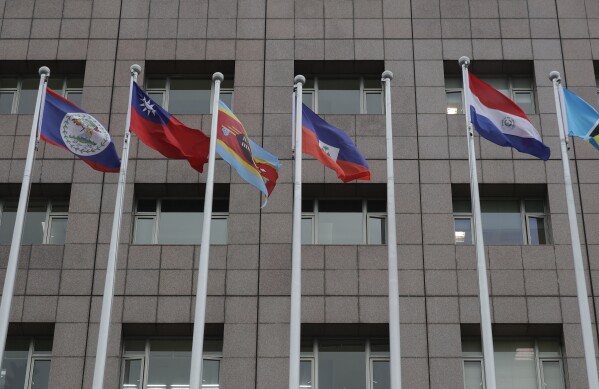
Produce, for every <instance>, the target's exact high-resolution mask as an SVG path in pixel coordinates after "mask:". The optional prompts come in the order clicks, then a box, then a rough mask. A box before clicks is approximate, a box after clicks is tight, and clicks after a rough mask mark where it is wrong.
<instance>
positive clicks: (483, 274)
mask: <svg viewBox="0 0 599 389" xmlns="http://www.w3.org/2000/svg"><path fill="white" fill-rule="evenodd" d="M459 62H460V65H461V66H462V77H463V79H464V114H466V137H467V138H468V162H469V165H470V197H471V201H472V216H473V220H474V240H475V243H476V269H477V273H478V299H479V302H480V332H481V338H482V344H483V357H484V365H485V374H484V377H485V383H486V385H485V388H486V389H495V388H496V380H495V354H494V351H493V329H492V327H491V308H490V306H491V304H490V302H489V285H488V281H487V261H486V258H485V242H484V240H483V226H482V216H481V211H480V196H479V193H478V175H477V172H476V154H475V150H474V131H473V129H472V121H471V118H470V101H469V100H470V83H469V78H468V66H469V65H470V58H468V57H461V58H460V60H459Z"/></svg>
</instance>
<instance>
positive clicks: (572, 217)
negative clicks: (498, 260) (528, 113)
mask: <svg viewBox="0 0 599 389" xmlns="http://www.w3.org/2000/svg"><path fill="white" fill-rule="evenodd" d="M549 79H550V80H551V82H552V83H553V92H554V95H555V111H556V112H557V124H558V131H559V140H560V147H561V153H562V165H563V170H564V187H565V189H566V205H567V207H568V220H569V222H570V223H569V224H570V238H571V240H572V258H573V260H574V274H575V275H576V296H577V298H578V310H579V311H580V327H581V328H582V340H583V342H582V343H583V346H584V359H585V362H586V368H587V378H588V381H589V389H599V379H598V378H597V360H596V358H595V342H594V341H593V331H592V326H591V313H590V308H589V300H588V298H589V297H588V296H589V295H588V293H587V284H586V278H585V275H584V267H583V264H582V251H581V249H580V235H579V232H578V221H577V218H576V208H575V207H574V192H573V190H572V176H571V173H570V158H569V157H568V147H567V145H566V139H567V136H568V135H567V133H566V131H565V127H567V126H568V123H567V121H566V117H567V116H566V112H565V110H564V101H563V92H562V86H561V85H560V84H561V78H560V74H559V72H556V71H553V72H551V73H549Z"/></svg>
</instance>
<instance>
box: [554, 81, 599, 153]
mask: <svg viewBox="0 0 599 389" xmlns="http://www.w3.org/2000/svg"><path fill="white" fill-rule="evenodd" d="M561 90H562V96H563V98H562V102H563V105H564V107H565V111H566V124H567V125H568V135H570V136H577V137H579V138H582V139H584V140H586V141H587V142H589V143H590V144H592V145H593V146H595V148H597V149H599V143H597V142H599V112H597V110H596V109H595V108H593V107H592V106H591V105H590V104H588V103H587V102H586V101H584V100H583V99H581V98H580V97H579V96H577V95H576V94H574V93H572V92H570V91H569V90H568V89H566V88H561Z"/></svg>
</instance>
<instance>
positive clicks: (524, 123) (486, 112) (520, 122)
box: [466, 73, 551, 161]
mask: <svg viewBox="0 0 599 389" xmlns="http://www.w3.org/2000/svg"><path fill="white" fill-rule="evenodd" d="M468 74H469V76H468V77H469V85H470V91H466V93H468V94H469V101H470V114H471V116H472V117H471V119H472V124H473V125H474V128H476V131H478V133H479V134H480V135H481V136H482V137H483V138H486V139H487V140H490V141H491V142H493V143H495V144H498V145H499V146H504V147H513V148H515V149H516V150H518V151H520V152H522V153H526V154H531V155H534V156H535V157H537V158H540V159H543V160H545V161H546V160H547V159H549V155H550V154H551V150H550V149H549V147H547V146H546V145H545V144H543V142H542V141H541V137H540V135H539V133H538V132H537V130H536V129H535V128H534V126H533V125H532V123H531V122H530V120H528V117H527V116H526V114H525V113H524V111H523V110H522V109H521V108H520V107H519V106H518V105H517V104H516V103H514V102H513V101H512V100H510V99H509V98H508V97H506V96H505V95H504V94H503V93H501V92H499V91H498V90H496V89H495V88H493V87H492V86H490V85H488V84H486V83H484V82H483V81H481V80H480V79H478V78H477V77H476V76H474V75H473V74H471V73H468Z"/></svg>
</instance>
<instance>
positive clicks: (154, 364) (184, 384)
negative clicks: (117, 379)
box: [121, 338, 222, 389]
mask: <svg viewBox="0 0 599 389" xmlns="http://www.w3.org/2000/svg"><path fill="white" fill-rule="evenodd" d="M191 346H192V339H190V338H149V339H127V340H125V344H124V351H123V362H122V363H123V364H122V372H121V382H122V385H123V386H122V389H142V388H143V389H185V388H189V373H190V369H191ZM203 355H204V359H203V363H202V388H203V389H218V388H219V387H220V383H219V378H220V361H221V359H222V341H221V340H210V339H206V340H204V354H203Z"/></svg>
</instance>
